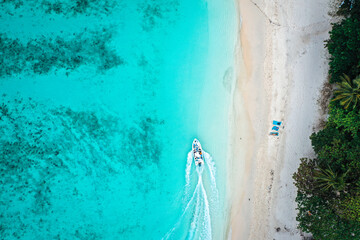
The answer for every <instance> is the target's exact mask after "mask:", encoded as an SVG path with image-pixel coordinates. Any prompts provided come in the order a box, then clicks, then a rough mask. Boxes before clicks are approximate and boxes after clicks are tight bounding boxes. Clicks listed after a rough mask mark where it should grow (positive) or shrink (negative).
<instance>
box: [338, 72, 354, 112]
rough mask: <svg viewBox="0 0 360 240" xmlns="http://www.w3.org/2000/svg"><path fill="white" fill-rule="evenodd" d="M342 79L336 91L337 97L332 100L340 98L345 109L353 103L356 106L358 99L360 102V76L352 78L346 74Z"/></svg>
mask: <svg viewBox="0 0 360 240" xmlns="http://www.w3.org/2000/svg"><path fill="white" fill-rule="evenodd" d="M340 79H341V80H342V81H341V82H340V83H337V85H338V89H336V90H335V91H334V93H335V95H336V98H334V99H333V100H332V101H337V100H340V104H341V105H342V106H344V108H345V109H347V108H348V107H349V106H350V105H351V104H352V103H353V104H354V106H353V108H355V107H356V105H357V103H358V101H359V102H360V76H357V77H356V78H355V79H353V80H351V79H350V78H349V76H348V75H346V74H344V75H343V76H342V77H340Z"/></svg>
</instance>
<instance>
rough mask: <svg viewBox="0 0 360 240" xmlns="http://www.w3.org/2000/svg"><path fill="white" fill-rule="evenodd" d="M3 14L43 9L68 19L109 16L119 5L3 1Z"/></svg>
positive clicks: (80, 0) (108, 1) (88, 0)
mask: <svg viewBox="0 0 360 240" xmlns="http://www.w3.org/2000/svg"><path fill="white" fill-rule="evenodd" d="M1 5H2V6H1V7H2V8H6V9H3V11H2V12H7V13H8V14H14V12H15V11H16V9H18V8H21V7H29V8H30V9H36V10H37V11H38V10H39V9H42V10H43V11H44V13H47V14H59V15H63V16H67V17H71V16H76V15H78V14H84V15H96V16H99V15H105V16H106V15H109V14H111V12H112V10H113V9H114V8H115V7H116V6H117V5H118V1H116V0H102V1H98V0H75V1H58V0H42V1H37V0H2V1H1Z"/></svg>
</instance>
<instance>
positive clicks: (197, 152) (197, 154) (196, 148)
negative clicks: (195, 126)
mask: <svg viewBox="0 0 360 240" xmlns="http://www.w3.org/2000/svg"><path fill="white" fill-rule="evenodd" d="M192 151H193V156H194V162H195V166H199V167H201V165H203V164H204V160H205V158H204V152H203V150H202V148H201V144H200V142H199V140H197V139H196V138H195V139H194V141H193V144H192Z"/></svg>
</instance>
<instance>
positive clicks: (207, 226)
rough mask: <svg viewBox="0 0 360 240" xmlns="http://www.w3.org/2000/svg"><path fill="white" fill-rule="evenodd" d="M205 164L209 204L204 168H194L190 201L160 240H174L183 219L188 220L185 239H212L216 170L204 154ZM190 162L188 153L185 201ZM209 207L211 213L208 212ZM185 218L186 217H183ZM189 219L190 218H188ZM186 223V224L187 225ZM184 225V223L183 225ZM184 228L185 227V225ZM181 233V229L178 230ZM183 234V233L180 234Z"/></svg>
mask: <svg viewBox="0 0 360 240" xmlns="http://www.w3.org/2000/svg"><path fill="white" fill-rule="evenodd" d="M204 157H205V163H206V165H207V169H208V171H209V175H210V186H211V194H210V203H209V199H208V195H207V192H206V189H205V187H204V184H203V178H202V172H203V170H204V169H205V166H204V165H203V166H202V167H197V166H196V167H195V169H196V172H197V175H198V179H197V180H198V181H197V184H196V187H195V189H194V192H193V193H192V196H191V198H190V200H189V201H188V202H187V204H186V206H185V208H184V209H183V212H182V214H181V216H180V217H179V219H178V221H177V222H176V224H175V225H174V226H173V227H172V228H171V229H170V230H169V231H168V232H167V233H166V235H165V236H164V237H163V238H162V239H163V240H167V239H170V238H171V239H173V238H174V239H175V236H173V237H172V235H176V234H175V231H176V230H177V229H178V228H179V227H180V225H181V224H182V222H183V220H184V219H189V220H190V222H189V223H190V225H189V229H188V232H187V234H186V235H187V236H186V239H188V240H195V239H196V240H197V239H203V240H210V239H212V228H211V214H212V213H214V209H213V208H214V207H215V209H216V208H217V205H218V190H217V187H216V168H215V163H214V161H213V160H212V157H211V156H210V154H208V153H206V152H204ZM192 162H193V153H192V151H190V152H189V153H188V156H187V163H186V168H185V200H186V201H187V199H188V198H189V196H188V195H189V193H190V189H191V179H190V177H191V171H192V169H193V168H192ZM210 206H211V209H212V211H210V210H211V209H210ZM185 216H186V217H185ZM189 217H190V218H189ZM189 223H188V224H189ZM185 224H186V223H185ZM185 226H186V225H185ZM180 231H181V229H180ZM182 234H184V232H183V233H182Z"/></svg>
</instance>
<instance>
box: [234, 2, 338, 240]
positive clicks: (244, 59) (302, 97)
mask: <svg viewBox="0 0 360 240" xmlns="http://www.w3.org/2000/svg"><path fill="white" fill-rule="evenodd" d="M330 3H331V0H328V1H325V2H320V1H317V2H315V1H311V0H306V1H303V2H296V1H295V0H291V1H289V2H287V3H281V2H280V1H279V0H277V1H274V2H273V3H268V2H267V3H266V4H265V1H264V0H258V1H255V0H254V1H251V0H237V7H238V13H239V15H240V16H241V19H242V26H241V29H239V36H238V44H237V50H236V58H237V60H236V63H237V66H238V69H237V81H236V86H235V92H234V100H233V108H232V111H231V115H230V128H231V129H232V131H231V132H232V136H231V142H232V144H231V148H232V150H231V157H230V158H231V160H230V163H229V166H230V168H229V175H230V176H229V178H230V179H229V181H230V184H231V186H230V192H231V193H232V196H231V203H230V206H231V208H230V223H229V229H228V233H229V235H228V238H231V239H244V240H245V239H259V240H262V239H264V240H267V239H273V238H275V239H277V240H279V239H280V240H281V239H284V240H285V239H286V240H289V239H301V238H302V235H303V234H302V233H301V232H300V231H299V230H298V229H297V228H296V226H297V222H296V219H295V218H296V210H295V208H296V203H295V197H296V188H295V186H294V185H293V184H292V182H293V181H292V174H293V172H295V171H296V169H297V167H298V164H299V162H300V158H302V157H312V156H313V151H312V147H311V142H310V140H309V136H310V135H311V133H312V132H313V131H314V128H315V126H316V125H317V124H318V122H319V119H321V118H324V116H322V113H321V111H320V107H319V106H318V103H317V101H318V99H319V98H320V93H321V88H322V86H323V83H324V82H325V81H326V79H327V74H328V73H327V72H328V64H327V52H326V49H325V48H324V46H323V44H324V40H326V39H327V38H328V32H329V30H330V28H331V25H330V24H331V17H330V16H329V15H328V12H329V11H330V10H331V6H330ZM272 120H278V121H282V122H283V124H282V126H281V128H280V130H279V137H270V136H269V135H268V133H269V131H270V130H271V127H272ZM245 126H248V129H246V127H245Z"/></svg>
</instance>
